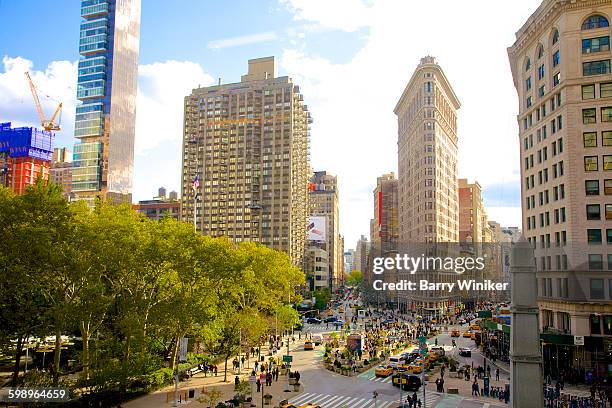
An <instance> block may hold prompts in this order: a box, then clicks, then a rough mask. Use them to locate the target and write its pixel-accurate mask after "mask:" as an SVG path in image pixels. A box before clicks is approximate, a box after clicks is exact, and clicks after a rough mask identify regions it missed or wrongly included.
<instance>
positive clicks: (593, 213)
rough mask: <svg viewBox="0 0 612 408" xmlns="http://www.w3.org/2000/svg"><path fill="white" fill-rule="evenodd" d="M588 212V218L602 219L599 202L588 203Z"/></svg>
mask: <svg viewBox="0 0 612 408" xmlns="http://www.w3.org/2000/svg"><path fill="white" fill-rule="evenodd" d="M586 214H587V220H591V221H592V220H601V209H600V207H599V204H587V206H586Z"/></svg>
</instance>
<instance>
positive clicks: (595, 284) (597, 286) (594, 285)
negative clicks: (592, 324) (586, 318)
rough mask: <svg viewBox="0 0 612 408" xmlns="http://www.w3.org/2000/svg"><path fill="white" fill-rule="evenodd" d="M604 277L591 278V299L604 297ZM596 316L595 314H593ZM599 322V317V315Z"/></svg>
mask: <svg viewBox="0 0 612 408" xmlns="http://www.w3.org/2000/svg"><path fill="white" fill-rule="evenodd" d="M603 298H604V292H603V279H591V299H603ZM593 317H595V316H593ZM597 318H598V319H597V322H598V323H599V317H597Z"/></svg>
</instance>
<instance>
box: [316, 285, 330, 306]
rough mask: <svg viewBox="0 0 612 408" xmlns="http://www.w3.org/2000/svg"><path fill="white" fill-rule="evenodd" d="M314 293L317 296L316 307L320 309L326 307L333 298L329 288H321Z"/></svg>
mask: <svg viewBox="0 0 612 408" xmlns="http://www.w3.org/2000/svg"><path fill="white" fill-rule="evenodd" d="M312 295H313V296H314V297H315V305H314V307H315V308H316V309H319V310H323V309H325V307H327V304H328V303H329V301H330V299H331V291H330V290H329V288H321V289H317V290H315V291H314V292H313V293H312Z"/></svg>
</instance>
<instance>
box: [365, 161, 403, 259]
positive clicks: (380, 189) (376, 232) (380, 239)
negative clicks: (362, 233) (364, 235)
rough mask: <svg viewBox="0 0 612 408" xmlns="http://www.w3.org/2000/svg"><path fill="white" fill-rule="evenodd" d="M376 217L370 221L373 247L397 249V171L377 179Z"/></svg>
mask: <svg viewBox="0 0 612 408" xmlns="http://www.w3.org/2000/svg"><path fill="white" fill-rule="evenodd" d="M373 195H374V218H373V219H372V220H371V222H370V242H371V243H372V249H374V248H376V249H377V251H381V252H382V253H385V252H389V251H396V250H397V243H398V242H397V240H398V225H397V221H398V202H397V197H398V191H397V178H396V177H395V173H388V174H383V175H382V176H380V177H378V178H377V179H376V188H375V189H374V191H373Z"/></svg>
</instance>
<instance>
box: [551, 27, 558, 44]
mask: <svg viewBox="0 0 612 408" xmlns="http://www.w3.org/2000/svg"><path fill="white" fill-rule="evenodd" d="M558 41H559V31H557V30H555V31H554V32H553V35H552V43H553V45H555V44H556V43H557V42H558Z"/></svg>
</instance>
